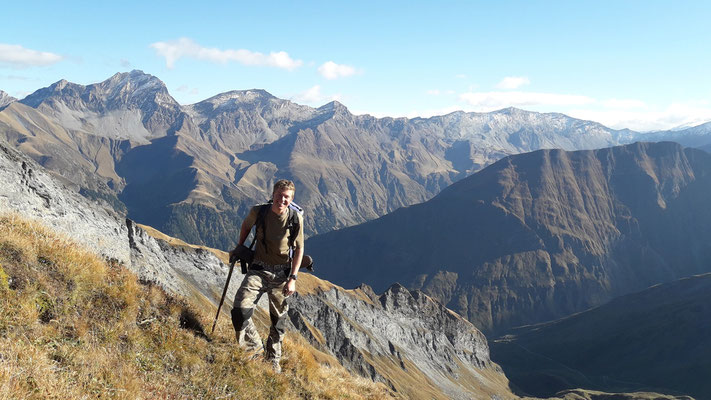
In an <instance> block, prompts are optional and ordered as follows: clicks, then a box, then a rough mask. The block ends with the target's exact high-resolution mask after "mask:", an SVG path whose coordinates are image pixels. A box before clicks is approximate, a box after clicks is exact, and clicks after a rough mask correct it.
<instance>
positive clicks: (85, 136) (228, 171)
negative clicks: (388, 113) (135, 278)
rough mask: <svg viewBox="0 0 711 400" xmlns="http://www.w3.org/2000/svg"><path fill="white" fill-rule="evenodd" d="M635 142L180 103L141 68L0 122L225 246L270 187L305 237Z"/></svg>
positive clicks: (21, 141) (538, 125)
mask: <svg viewBox="0 0 711 400" xmlns="http://www.w3.org/2000/svg"><path fill="white" fill-rule="evenodd" d="M635 134H636V133H634V132H631V131H626V130H625V131H616V130H612V129H608V128H606V127H604V126H602V125H600V124H598V123H594V122H590V121H581V120H576V119H573V118H570V117H567V116H564V115H562V114H539V113H533V112H527V111H523V110H518V109H513V108H511V109H505V110H500V111H497V112H493V113H483V114H480V113H463V112H456V113H452V114H448V115H445V116H439V117H433V118H427V119H423V118H415V119H406V118H397V119H393V118H381V119H378V118H374V117H371V116H368V115H361V116H355V115H353V114H351V113H350V112H349V111H348V110H347V109H346V107H344V106H343V105H342V104H340V103H337V102H332V103H329V104H326V105H324V106H323V107H320V108H311V107H306V106H302V105H298V104H295V103H292V102H290V101H288V100H282V99H278V98H276V97H274V96H272V95H270V94H269V93H267V92H265V91H263V90H256V89H254V90H243V91H231V92H227V93H222V94H219V95H217V96H214V97H212V98H210V99H207V100H204V101H201V102H199V103H196V104H192V105H187V106H181V105H179V104H178V103H177V102H176V101H175V100H174V99H173V98H172V97H171V96H170V94H169V93H168V91H167V89H166V87H165V85H164V84H163V83H162V82H161V81H160V80H159V79H158V78H156V77H154V76H151V75H148V74H144V73H142V72H141V71H132V72H130V73H120V74H116V75H114V76H112V77H111V78H109V79H107V80H106V81H104V82H100V83H96V84H92V85H86V86H85V85H78V84H74V83H70V82H67V81H64V80H62V81H59V82H57V83H55V84H53V85H51V86H50V87H47V88H43V89H40V90H38V91H36V92H35V93H33V94H31V95H29V96H27V97H26V98H25V99H22V100H21V101H17V102H14V103H11V104H10V105H9V106H7V107H6V108H5V109H4V110H2V111H0V135H1V136H3V137H5V138H6V139H7V140H8V141H9V142H10V143H12V144H13V145H15V146H16V147H18V148H20V149H21V150H23V151H24V152H25V153H27V154H29V155H31V156H32V157H33V158H34V159H35V160H37V161H38V162H40V163H41V164H42V165H43V166H45V167H48V168H49V169H51V170H53V171H54V172H55V173H57V174H58V175H60V176H62V177H63V178H64V179H66V180H67V181H68V182H71V183H73V184H74V185H75V186H76V187H77V188H78V189H79V190H82V191H83V193H85V194H86V195H88V196H90V197H100V198H103V199H106V200H107V201H110V202H111V203H113V204H114V205H115V206H116V207H117V208H119V209H120V208H121V207H122V205H121V203H123V204H125V205H126V207H127V209H128V214H129V215H130V216H131V217H132V218H135V219H136V220H138V221H141V222H144V223H147V224H150V225H152V226H155V227H157V228H159V229H161V230H163V231H165V232H167V233H169V234H171V235H174V236H178V237H180V238H183V239H185V240H188V241H190V242H194V243H203V244H209V245H211V246H214V247H219V248H222V249H227V248H229V247H232V246H233V245H234V242H235V238H236V236H237V227H238V226H239V223H240V221H241V219H242V218H244V215H245V214H246V211H247V210H248V208H249V207H250V206H251V205H253V204H255V203H257V202H261V201H264V200H265V199H266V198H268V196H269V193H268V188H269V187H270V186H271V184H272V183H273V182H274V180H275V179H278V178H282V177H286V178H291V179H293V180H295V181H296V183H297V194H296V200H297V202H298V203H300V204H301V205H303V206H304V207H305V208H306V210H307V214H306V220H305V221H306V230H307V233H308V234H309V235H311V234H315V233H320V232H328V231H330V230H333V229H337V228H341V227H345V226H350V225H354V224H358V223H361V222H364V221H367V220H371V219H373V218H377V217H379V216H381V215H384V214H386V213H388V212H391V211H394V210H396V209H398V208H400V207H403V206H407V205H411V204H415V203H419V202H422V201H425V200H427V199H430V198H431V197H432V196H434V195H435V194H437V193H439V191H440V190H442V189H443V188H445V187H447V186H448V185H450V184H452V183H453V182H455V181H457V180H459V179H461V178H463V177H465V176H467V175H469V174H471V173H473V172H475V171H478V170H479V169H481V168H483V167H484V166H486V165H489V164H491V163H492V162H494V161H496V160H498V159H500V158H502V157H504V156H506V155H509V154H515V153H520V152H527V151H531V150H536V149H540V148H562V149H566V150H575V149H592V148H600V147H607V146H611V145H615V144H618V143H619V142H621V141H622V142H626V141H628V140H631V138H633V137H634V136H635ZM119 199H120V202H119Z"/></svg>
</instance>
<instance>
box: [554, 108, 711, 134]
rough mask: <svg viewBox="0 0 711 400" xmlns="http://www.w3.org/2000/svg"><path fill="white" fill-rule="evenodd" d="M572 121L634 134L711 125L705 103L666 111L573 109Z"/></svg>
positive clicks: (709, 111) (708, 110)
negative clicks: (600, 125) (597, 123)
mask: <svg viewBox="0 0 711 400" xmlns="http://www.w3.org/2000/svg"><path fill="white" fill-rule="evenodd" d="M566 114H568V115H570V116H571V117H575V118H581V119H587V120H591V121H597V122H600V123H601V124H603V125H605V126H608V127H610V128H614V129H623V128H629V129H632V130H635V131H642V132H644V131H655V130H666V129H673V128H677V127H691V126H696V125H699V124H703V123H705V122H709V121H711V104H709V103H708V102H704V101H699V102H688V103H673V104H670V105H668V106H667V107H666V108H658V109H649V108H648V109H644V110H638V111H630V110H625V109H602V110H601V109H573V110H570V111H568V112H566Z"/></svg>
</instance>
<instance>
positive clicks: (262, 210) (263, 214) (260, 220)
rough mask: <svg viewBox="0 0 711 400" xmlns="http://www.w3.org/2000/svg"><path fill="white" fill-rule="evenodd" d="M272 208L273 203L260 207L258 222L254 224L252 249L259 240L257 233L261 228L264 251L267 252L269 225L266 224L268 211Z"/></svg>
mask: <svg viewBox="0 0 711 400" xmlns="http://www.w3.org/2000/svg"><path fill="white" fill-rule="evenodd" d="M269 207H271V202H269V203H267V204H262V205H260V206H259V212H257V221H256V222H255V223H254V239H252V244H251V245H250V246H249V248H250V249H251V248H252V247H253V246H254V242H255V241H256V240H257V231H258V230H259V229H260V228H261V230H262V238H261V240H262V246H264V250H265V251H266V250H267V240H266V237H267V224H266V223H265V222H264V221H265V220H266V217H267V211H268V210H269Z"/></svg>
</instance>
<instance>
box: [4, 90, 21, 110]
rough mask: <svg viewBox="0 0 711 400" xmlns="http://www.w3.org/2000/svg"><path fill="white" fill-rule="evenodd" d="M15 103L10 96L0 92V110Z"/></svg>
mask: <svg viewBox="0 0 711 400" xmlns="http://www.w3.org/2000/svg"><path fill="white" fill-rule="evenodd" d="M15 101H17V99H16V98H14V97H12V96H10V95H9V94H7V93H5V92H4V91H2V90H0V108H3V107H5V106H7V105H8V104H10V103H13V102H15Z"/></svg>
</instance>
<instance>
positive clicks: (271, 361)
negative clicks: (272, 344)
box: [267, 358, 281, 374]
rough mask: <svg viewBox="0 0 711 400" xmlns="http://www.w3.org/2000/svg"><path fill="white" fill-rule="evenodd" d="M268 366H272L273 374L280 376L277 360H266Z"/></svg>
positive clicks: (279, 366)
mask: <svg viewBox="0 0 711 400" xmlns="http://www.w3.org/2000/svg"><path fill="white" fill-rule="evenodd" d="M267 362H268V363H269V364H271V366H272V371H274V373H275V374H281V364H279V360H277V359H275V358H272V359H271V360H267Z"/></svg>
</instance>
